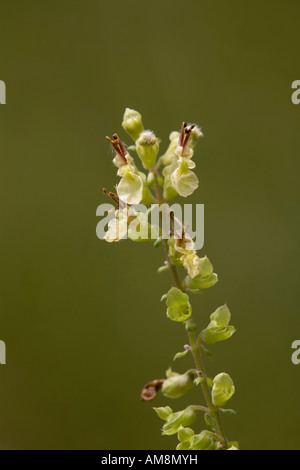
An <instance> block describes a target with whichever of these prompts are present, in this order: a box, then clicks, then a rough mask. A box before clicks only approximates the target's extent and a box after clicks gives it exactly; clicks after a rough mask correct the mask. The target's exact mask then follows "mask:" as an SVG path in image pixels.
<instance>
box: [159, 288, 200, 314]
mask: <svg viewBox="0 0 300 470" xmlns="http://www.w3.org/2000/svg"><path fill="white" fill-rule="evenodd" d="M161 300H166V304H167V307H168V309H167V317H168V318H169V319H170V320H173V321H176V322H184V321H186V320H188V319H189V318H190V317H191V315H192V307H191V304H190V302H189V296H188V295H187V294H185V293H184V292H182V291H181V290H180V289H177V287H172V288H171V289H170V290H169V292H168V293H167V294H165V295H163V296H162V298H161Z"/></svg>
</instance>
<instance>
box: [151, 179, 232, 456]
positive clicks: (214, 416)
mask: <svg viewBox="0 0 300 470" xmlns="http://www.w3.org/2000/svg"><path fill="white" fill-rule="evenodd" d="M154 175H155V185H154V187H155V195H156V199H157V201H158V202H159V204H164V203H165V202H166V201H165V200H164V198H163V197H162V194H161V191H160V187H159V183H158V177H157V170H156V171H155V172H154ZM163 246H164V250H165V256H166V262H167V264H168V266H169V270H170V272H171V275H172V278H173V282H174V284H175V287H177V289H180V290H181V291H182V292H185V289H184V288H183V286H182V283H181V281H180V278H179V275H178V272H177V268H176V266H175V265H174V264H173V263H172V262H171V260H170V258H169V255H168V252H169V247H168V241H167V240H166V239H164V240H163ZM188 337H189V343H190V347H191V352H192V355H193V358H194V362H195V366H196V368H197V375H198V377H199V378H200V379H203V380H202V381H201V389H202V392H203V395H204V397H205V401H206V404H207V408H208V411H209V415H210V417H211V420H212V424H213V428H214V431H215V433H216V435H217V436H218V439H219V440H220V441H221V442H222V444H223V446H224V448H225V449H227V447H228V446H227V439H226V436H225V433H224V430H223V426H222V422H221V417H220V413H219V411H218V409H217V408H215V407H214V405H213V402H212V398H211V394H210V390H209V387H208V385H207V376H206V372H205V369H204V365H203V360H202V356H201V349H200V348H201V335H199V338H198V340H197V339H196V335H195V333H192V332H190V333H188Z"/></svg>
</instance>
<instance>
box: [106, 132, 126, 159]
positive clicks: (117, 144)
mask: <svg viewBox="0 0 300 470" xmlns="http://www.w3.org/2000/svg"><path fill="white" fill-rule="evenodd" d="M106 140H108V142H109V143H110V144H111V145H112V146H113V148H114V149H115V151H116V152H117V154H118V155H119V156H120V157H121V158H122V159H123V160H124V162H125V163H126V164H127V158H126V154H127V152H126V150H125V147H124V145H123V143H122V142H121V140H120V139H119V136H118V134H114V135H113V138H112V139H111V138H110V137H108V136H106Z"/></svg>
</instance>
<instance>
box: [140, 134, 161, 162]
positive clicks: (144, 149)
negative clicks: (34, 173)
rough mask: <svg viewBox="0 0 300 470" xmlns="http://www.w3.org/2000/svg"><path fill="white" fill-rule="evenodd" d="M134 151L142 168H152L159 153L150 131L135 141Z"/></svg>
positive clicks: (156, 142)
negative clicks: (140, 161)
mask: <svg viewBox="0 0 300 470" xmlns="http://www.w3.org/2000/svg"><path fill="white" fill-rule="evenodd" d="M136 151H137V154H138V156H139V157H140V159H141V160H142V163H143V166H144V168H147V169H148V170H149V169H150V168H153V167H154V165H155V160H156V157H157V154H158V151H159V142H158V139H157V137H156V136H155V134H154V133H153V132H151V131H144V132H142V133H141V134H140V136H139V138H138V139H137V141H136Z"/></svg>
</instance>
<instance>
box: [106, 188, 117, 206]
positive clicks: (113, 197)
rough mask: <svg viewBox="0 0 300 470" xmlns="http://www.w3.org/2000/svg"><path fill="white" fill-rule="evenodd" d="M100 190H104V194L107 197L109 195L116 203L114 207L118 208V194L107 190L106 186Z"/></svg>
mask: <svg viewBox="0 0 300 470" xmlns="http://www.w3.org/2000/svg"><path fill="white" fill-rule="evenodd" d="M102 191H103V192H104V194H106V195H107V196H108V197H110V198H111V199H112V201H113V202H114V203H115V204H116V205H117V206H116V207H117V208H118V207H119V205H120V199H119V196H117V195H116V194H115V193H113V192H111V191H107V189H106V188H103V189H102Z"/></svg>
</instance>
